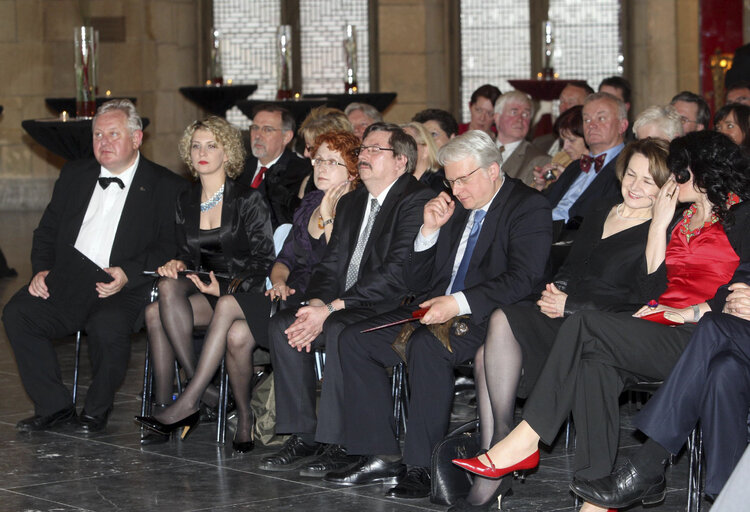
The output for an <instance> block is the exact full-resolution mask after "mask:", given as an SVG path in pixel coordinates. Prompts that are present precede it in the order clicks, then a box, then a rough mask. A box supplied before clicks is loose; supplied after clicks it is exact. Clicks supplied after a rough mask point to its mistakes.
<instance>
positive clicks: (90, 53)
mask: <svg viewBox="0 0 750 512" xmlns="http://www.w3.org/2000/svg"><path fill="white" fill-rule="evenodd" d="M73 42H74V46H75V49H74V50H75V77H76V117H84V118H87V117H88V118H90V117H94V114H96V35H95V33H94V28H93V27H76V29H75V32H74V36H73Z"/></svg>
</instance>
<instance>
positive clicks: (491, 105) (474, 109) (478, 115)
mask: <svg viewBox="0 0 750 512" xmlns="http://www.w3.org/2000/svg"><path fill="white" fill-rule="evenodd" d="M501 94H502V93H501V92H500V89H498V88H497V87H495V86H494V85H490V84H484V85H483V86H481V87H479V88H478V89H477V90H476V91H474V92H473V93H471V99H470V100H469V114H470V115H471V120H470V121H469V122H468V123H464V124H460V125H458V134H459V135H461V134H463V133H466V132H468V131H469V130H481V131H483V132H486V133H487V135H489V136H490V137H492V138H493V139H494V138H495V135H496V134H497V130H496V129H495V124H494V123H493V120H494V117H495V102H496V101H497V99H498V98H499V97H500V95H501Z"/></svg>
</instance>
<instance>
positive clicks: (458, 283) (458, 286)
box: [451, 210, 487, 293]
mask: <svg viewBox="0 0 750 512" xmlns="http://www.w3.org/2000/svg"><path fill="white" fill-rule="evenodd" d="M486 214H487V212H485V211H484V210H474V224H472V226H471V233H469V239H468V240H467V241H466V250H465V251H464V256H463V258H461V264H460V265H459V266H458V271H457V272H456V278H455V279H454V280H453V286H452V287H451V293H456V292H460V291H462V290H463V289H464V279H466V272H467V271H468V270H469V262H470V261H471V255H472V254H474V247H475V246H476V245H477V239H478V238H479V232H480V231H481V230H482V219H484V216H485V215H486Z"/></svg>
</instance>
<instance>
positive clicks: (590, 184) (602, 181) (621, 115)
mask: <svg viewBox="0 0 750 512" xmlns="http://www.w3.org/2000/svg"><path fill="white" fill-rule="evenodd" d="M627 129H628V111H627V109H626V108H625V104H624V103H623V102H622V101H620V100H619V99H618V98H615V97H614V96H612V95H611V94H607V93H603V92H598V93H596V94H590V95H589V96H587V97H586V99H585V100H584V102H583V138H584V140H585V141H586V145H587V146H588V147H589V150H590V153H589V154H588V155H584V156H583V157H581V158H580V159H579V160H576V161H575V162H573V163H571V164H570V165H569V166H568V167H567V168H566V169H565V172H563V173H562V174H561V175H560V176H559V177H558V179H557V181H555V182H554V183H553V184H552V185H551V186H550V187H549V188H548V189H547V190H546V192H545V194H546V196H547V199H548V200H549V202H550V204H551V205H552V220H553V222H554V224H555V237H554V238H555V239H556V240H557V239H571V238H573V237H574V235H575V231H574V230H576V229H578V226H579V225H580V223H581V221H582V220H583V218H584V217H585V216H586V213H588V211H589V209H591V207H592V206H593V205H594V204H596V203H597V202H598V201H599V200H602V199H610V198H611V199H614V198H617V197H619V196H620V184H619V182H618V181H617V177H616V176H615V167H616V164H617V155H619V154H620V151H622V148H623V147H625V145H624V143H623V137H624V134H625V131H626V130H627ZM534 180H535V181H536V182H537V183H543V182H544V177H543V176H542V175H541V170H539V169H537V170H535V171H534Z"/></svg>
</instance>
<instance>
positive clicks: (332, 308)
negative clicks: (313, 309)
mask: <svg viewBox="0 0 750 512" xmlns="http://www.w3.org/2000/svg"><path fill="white" fill-rule="evenodd" d="M326 309H327V310H328V312H329V313H333V312H334V311H336V308H334V307H333V303H331V302H329V303H328V304H326Z"/></svg>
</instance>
